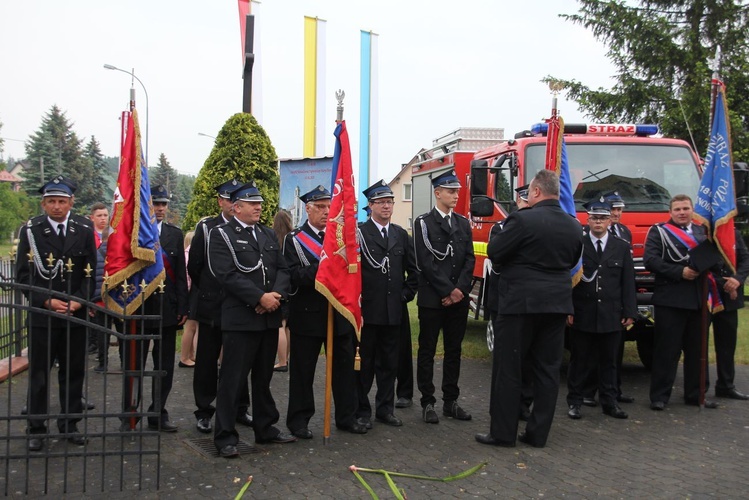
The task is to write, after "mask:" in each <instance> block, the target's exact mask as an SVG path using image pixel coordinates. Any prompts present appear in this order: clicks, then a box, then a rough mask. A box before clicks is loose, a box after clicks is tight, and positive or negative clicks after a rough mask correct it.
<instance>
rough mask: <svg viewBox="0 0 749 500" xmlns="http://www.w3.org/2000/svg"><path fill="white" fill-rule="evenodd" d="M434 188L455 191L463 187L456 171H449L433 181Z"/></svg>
mask: <svg viewBox="0 0 749 500" xmlns="http://www.w3.org/2000/svg"><path fill="white" fill-rule="evenodd" d="M432 187H433V188H435V189H437V188H440V187H441V188H451V189H455V188H459V187H461V185H460V181H459V180H458V176H457V175H455V170H448V171H447V172H445V173H443V174H440V175H438V176H437V177H435V178H434V179H432Z"/></svg>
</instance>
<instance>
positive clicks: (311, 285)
mask: <svg viewBox="0 0 749 500" xmlns="http://www.w3.org/2000/svg"><path fill="white" fill-rule="evenodd" d="M301 231H304V232H305V233H307V235H309V237H310V238H312V239H314V240H315V241H318V242H320V244H322V240H321V239H320V238H319V237H318V235H317V231H315V230H314V229H313V228H312V226H310V225H309V222H308V221H304V224H302V225H301V226H300V227H298V228H296V229H294V230H293V231H292V232H290V233H289V234H287V235H286V240H285V241H284V246H283V255H284V257H285V258H286V262H287V263H288V265H289V273H290V274H291V292H290V295H291V300H290V301H289V320H288V323H289V330H291V331H292V332H293V333H294V335H305V336H313V337H325V336H326V335H327V324H328V300H327V299H326V298H325V296H323V295H322V294H321V293H320V292H318V291H317V290H315V276H316V275H317V268H318V265H319V263H320V262H319V261H318V260H317V257H316V256H315V255H314V254H313V253H312V252H310V251H309V250H307V249H306V248H304V247H301V252H302V254H303V255H304V257H305V258H306V259H307V262H308V263H309V265H305V263H304V262H303V261H302V259H301V257H300V256H299V253H298V250H297V247H296V246H295V245H294V241H293V239H294V236H295V235H297V234H298V233H299V232H301ZM333 316H334V322H335V328H334V329H333V332H334V333H333V334H334V335H347V334H350V333H351V331H352V328H351V325H350V323H348V321H347V320H346V319H345V318H344V317H343V316H341V315H340V314H338V312H335V313H334V314H333Z"/></svg>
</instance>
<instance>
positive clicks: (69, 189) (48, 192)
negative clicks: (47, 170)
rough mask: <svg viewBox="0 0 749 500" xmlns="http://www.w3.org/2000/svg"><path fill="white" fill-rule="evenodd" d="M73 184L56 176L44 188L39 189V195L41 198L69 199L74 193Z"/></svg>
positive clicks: (74, 187) (60, 176)
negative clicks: (60, 197) (62, 197)
mask: <svg viewBox="0 0 749 500" xmlns="http://www.w3.org/2000/svg"><path fill="white" fill-rule="evenodd" d="M75 189H76V186H75V183H74V182H73V181H70V180H68V179H66V178H65V177H63V176H62V175H58V176H57V177H55V178H54V179H52V180H51V181H49V182H48V183H46V184H45V185H44V186H42V187H41V188H39V193H40V194H41V195H42V197H47V196H64V197H65V198H71V197H72V196H73V193H75Z"/></svg>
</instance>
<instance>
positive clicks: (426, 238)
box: [413, 170, 476, 424]
mask: <svg viewBox="0 0 749 500" xmlns="http://www.w3.org/2000/svg"><path fill="white" fill-rule="evenodd" d="M432 187H433V188H434V196H435V198H436V204H435V207H434V208H433V209H432V210H431V211H430V212H428V213H426V214H423V215H420V216H419V217H417V218H416V220H415V221H414V228H413V231H414V248H415V254H416V264H417V268H418V270H419V271H420V273H419V288H418V297H417V299H416V303H417V305H418V307H419V350H418V354H417V359H416V383H417V386H418V387H419V391H420V392H421V407H422V418H423V420H424V422H426V423H430V424H436V423H439V417H438V416H437V412H436V411H435V409H434V405H435V403H436V402H437V400H436V398H435V397H434V392H435V388H434V383H433V378H434V354H435V351H436V349H437V340H438V338H439V334H440V330H442V333H443V337H442V341H443V344H444V347H445V357H444V363H443V373H442V401H443V406H442V414H443V415H445V416H448V417H452V418H456V419H458V420H470V419H471V414H470V413H468V412H466V411H465V410H464V409H463V408H461V407H460V405H459V404H458V397H459V396H460V389H459V388H458V379H459V377H460V356H461V349H462V343H463V337H464V336H465V331H466V324H467V322H468V302H469V297H468V294H469V293H470V291H471V280H472V278H473V266H474V264H475V263H476V257H475V256H474V254H473V238H472V236H471V225H470V223H469V222H468V219H466V218H465V217H463V216H462V215H460V214H456V213H455V212H454V211H453V209H454V208H455V205H456V204H457V203H458V191H459V189H460V187H461V186H460V182H459V181H458V178H457V177H456V176H455V171H453V170H450V171H447V172H445V173H443V174H441V175H439V176H437V177H435V178H434V179H432Z"/></svg>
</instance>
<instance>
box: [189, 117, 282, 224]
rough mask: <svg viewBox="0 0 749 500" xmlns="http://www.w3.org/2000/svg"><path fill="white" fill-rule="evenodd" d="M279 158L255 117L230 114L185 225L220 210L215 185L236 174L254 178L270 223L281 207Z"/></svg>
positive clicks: (264, 218) (244, 179)
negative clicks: (279, 197) (279, 198)
mask: <svg viewBox="0 0 749 500" xmlns="http://www.w3.org/2000/svg"><path fill="white" fill-rule="evenodd" d="M277 161H278V160H277V157H276V150H275V149H274V148H273V144H272V143H271V141H270V138H269V137H268V135H267V134H266V133H265V130H264V129H263V127H261V126H260V125H259V124H258V123H257V120H255V117H253V116H252V115H250V114H248V113H237V114H236V115H234V116H232V117H231V118H229V119H228V120H227V121H226V123H225V124H224V126H223V128H222V129H221V131H220V132H219V133H218V137H217V138H216V143H215V145H214V146H213V150H212V151H211V154H210V155H209V156H208V158H207V159H206V161H205V163H204V164H203V168H201V169H200V172H199V173H198V178H197V179H196V180H195V188H194V189H193V195H192V199H191V200H190V204H189V205H188V207H187V215H186V216H185V220H184V222H183V224H182V227H183V228H184V229H185V230H188V229H192V228H193V227H195V224H196V223H197V222H198V221H199V220H200V218H201V217H205V216H207V215H215V214H216V213H218V205H217V204H216V190H215V187H216V186H218V185H219V184H221V183H223V182H226V181H228V180H230V179H234V178H236V179H237V180H239V181H242V182H249V181H250V180H253V181H255V183H256V184H257V187H258V189H259V190H260V194H262V196H263V199H264V201H263V215H262V217H261V219H260V220H261V222H262V223H263V224H267V225H270V224H271V223H272V221H273V216H274V215H275V213H276V211H277V210H278V189H279V176H278V165H277Z"/></svg>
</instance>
